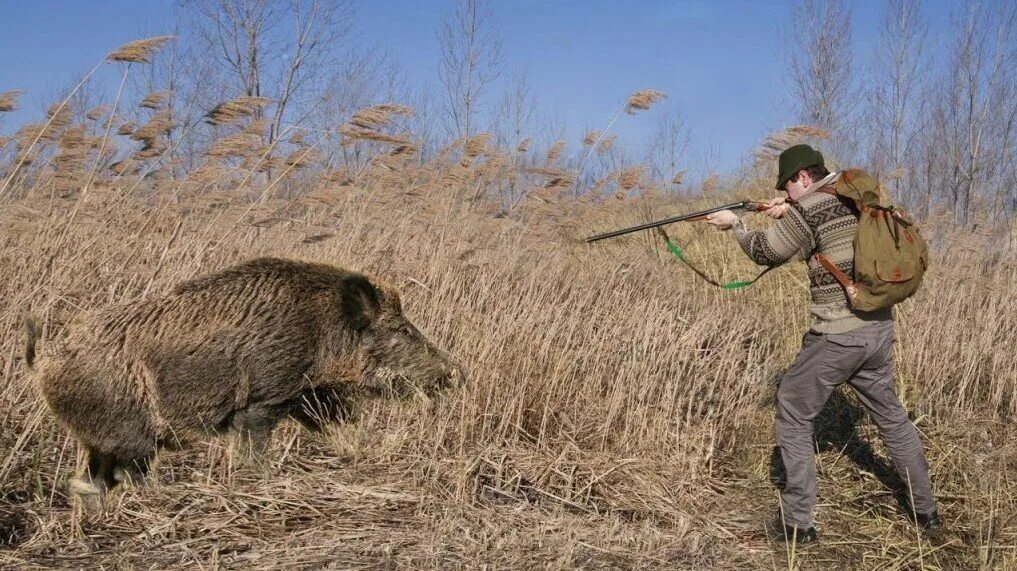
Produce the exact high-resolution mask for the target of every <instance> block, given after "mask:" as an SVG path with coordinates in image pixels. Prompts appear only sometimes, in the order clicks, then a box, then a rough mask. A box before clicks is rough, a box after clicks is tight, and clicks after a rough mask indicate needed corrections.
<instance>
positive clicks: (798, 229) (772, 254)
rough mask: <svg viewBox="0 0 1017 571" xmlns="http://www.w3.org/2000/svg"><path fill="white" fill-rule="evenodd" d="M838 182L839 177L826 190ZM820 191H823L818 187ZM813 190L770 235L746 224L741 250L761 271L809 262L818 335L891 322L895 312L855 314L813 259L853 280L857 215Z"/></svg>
mask: <svg viewBox="0 0 1017 571" xmlns="http://www.w3.org/2000/svg"><path fill="white" fill-rule="evenodd" d="M837 178H839V173H837V174H835V175H834V176H833V178H832V179H830V180H829V181H826V180H825V179H824V181H821V182H826V184H832V183H833V182H835V181H836V180H837ZM817 186H818V185H817ZM817 190H818V189H816V188H810V189H809V190H808V191H807V192H806V193H805V195H804V196H802V198H801V200H799V201H798V202H794V203H791V208H789V209H787V213H786V214H785V215H784V216H783V217H782V218H780V219H778V220H777V222H776V224H773V225H772V226H770V227H769V228H767V229H766V230H762V231H756V232H749V231H748V230H746V228H745V225H744V224H743V223H741V222H739V223H738V224H736V225H735V227H734V233H735V238H736V239H737V240H738V244H739V245H740V246H741V247H742V250H744V251H745V253H746V254H747V255H748V256H749V258H751V259H752V261H754V262H756V263H757V264H759V265H762V266H779V265H781V264H783V263H785V262H787V261H788V260H791V259H792V258H798V259H807V260H808V264H809V289H810V291H811V293H812V307H811V312H812V323H811V325H810V328H811V329H812V330H813V331H815V332H816V333H844V332H846V331H851V330H852V329H857V328H858V327H861V326H863V325H865V324H866V323H868V322H871V321H881V320H886V319H892V318H893V313H892V312H891V311H890V309H885V310H880V311H873V312H860V311H854V310H852V309H851V308H850V306H849V305H848V301H847V296H846V295H845V293H844V289H843V287H841V285H840V283H838V282H837V280H836V278H834V277H833V274H831V273H830V272H828V271H827V270H826V268H824V267H823V266H822V265H820V264H819V262H817V261H816V260H815V259H814V258H813V254H815V253H817V252H818V253H822V254H823V255H825V256H826V257H827V258H829V259H830V261H832V262H833V263H834V264H836V265H837V267H838V268H840V269H841V270H843V271H844V273H845V274H847V275H848V276H851V275H853V274H854V257H855V252H854V245H853V242H854V237H855V231H856V229H857V227H858V218H857V216H856V215H855V213H854V212H853V211H852V210H851V208H850V207H848V206H847V205H846V204H845V203H843V202H841V200H840V199H839V198H837V197H836V196H833V195H831V194H828V193H826V192H816V191H817Z"/></svg>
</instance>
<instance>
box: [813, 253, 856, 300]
mask: <svg viewBox="0 0 1017 571" xmlns="http://www.w3.org/2000/svg"><path fill="white" fill-rule="evenodd" d="M814 257H815V258H816V261H817V262H819V265H821V266H823V267H824V268H826V271H828V272H830V274H831V275H832V276H833V278H834V279H835V280H837V282H838V283H840V285H841V287H843V288H844V293H845V294H847V298H848V302H849V303H850V304H851V305H854V304H855V302H856V301H857V299H858V287H857V286H855V282H854V281H852V280H851V278H849V277H848V276H847V274H845V273H844V271H843V270H841V269H840V268H838V267H837V264H835V263H833V262H831V261H830V258H827V257H826V256H824V255H823V254H820V253H818V252H817V253H816V255H815V256H814Z"/></svg>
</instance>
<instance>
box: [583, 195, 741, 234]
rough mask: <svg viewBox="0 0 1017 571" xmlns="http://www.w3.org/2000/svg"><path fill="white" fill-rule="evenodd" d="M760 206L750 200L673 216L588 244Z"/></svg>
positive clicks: (618, 232)
mask: <svg viewBox="0 0 1017 571" xmlns="http://www.w3.org/2000/svg"><path fill="white" fill-rule="evenodd" d="M757 209H758V204H757V203H755V202H752V201H750V200H746V201H742V202H736V203H734V204H726V205H724V206H718V207H716V208H711V209H709V210H703V211H700V212H693V213H692V214H682V215H680V216H672V217H670V218H664V219H663V220H657V221H655V222H647V223H646V224H640V225H638V226H632V227H629V228H622V229H621V230H612V231H610V232H604V233H602V234H596V235H594V236H590V237H589V238H587V239H586V242H587V243H589V242H596V241H598V240H605V239H607V238H614V237H615V236H621V235H623V234H630V233H632V232H638V231H640V230H648V229H650V228H656V227H658V226H664V225H666V224H673V223H675V222H686V221H689V220H696V219H699V218H705V217H706V216H709V215H710V214H713V213H714V212H720V211H721V210H733V211H740V210H757Z"/></svg>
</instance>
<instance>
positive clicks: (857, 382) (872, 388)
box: [707, 145, 942, 544]
mask: <svg viewBox="0 0 1017 571" xmlns="http://www.w3.org/2000/svg"><path fill="white" fill-rule="evenodd" d="M778 170H779V173H778V175H777V190H782V191H785V192H786V193H787V198H786V199H785V198H783V197H779V198H775V199H772V200H770V201H768V202H767V203H766V206H767V209H766V210H765V211H764V213H765V214H766V215H768V216H770V217H772V218H775V219H777V222H776V223H774V224H772V225H770V227H769V228H767V229H766V230H761V231H755V232H750V231H748V230H747V229H746V228H745V224H744V223H743V222H742V220H741V219H740V218H738V216H737V215H736V214H735V213H733V212H731V211H730V210H722V211H720V212H717V213H715V214H712V215H710V216H709V217H708V219H707V222H709V223H710V224H712V225H713V226H715V227H716V228H718V229H720V230H729V229H733V230H734V236H735V239H736V240H737V241H738V244H739V245H740V246H741V248H742V250H744V251H745V254H746V255H748V256H749V258H751V259H752V261H754V262H756V263H757V264H760V265H763V266H770V267H772V266H778V265H781V264H783V263H785V262H787V261H788V260H791V259H792V258H795V257H796V255H797V259H802V258H807V259H808V265H809V271H808V273H809V286H810V287H809V289H810V290H811V294H812V306H811V313H812V322H811V325H810V327H809V330H808V331H807V332H806V333H805V336H804V337H803V339H802V349H801V351H800V352H799V353H798V356H797V357H796V358H795V361H794V363H793V364H792V365H791V367H790V368H789V369H788V370H787V372H786V373H785V374H784V376H783V378H782V379H781V381H780V387H779V388H778V390H777V398H776V416H775V426H776V439H777V448H778V449H779V451H780V456H781V459H782V460H783V463H784V467H785V470H786V472H787V481H786V484H785V485H784V487H783V489H782V490H781V493H780V512H779V514H778V516H777V518H776V520H775V521H774V522H772V523H771V524H770V526H769V527H770V529H771V532H776V533H775V535H777V536H778V538H779V537H780V536H781V535H783V539H784V540H785V541H788V542H796V543H798V544H806V543H811V542H813V541H815V540H816V538H817V535H816V530H815V528H814V527H813V516H814V512H815V508H816V467H815V450H814V448H813V432H812V431H813V421H814V419H815V418H816V416H817V415H818V414H819V412H820V410H821V409H822V408H823V405H824V404H825V403H826V401H827V399H828V398H829V397H830V395H831V394H832V393H833V391H834V390H836V389H837V387H838V386H840V385H841V384H843V383H845V382H846V383H847V384H849V385H850V386H851V388H852V389H854V391H855V393H857V395H858V400H860V401H861V402H862V404H863V405H864V406H865V408H867V409H868V411H869V414H870V415H871V416H872V418H873V420H874V421H875V422H876V425H877V426H878V427H879V431H880V433H881V434H882V436H883V438H884V440H885V442H886V447H887V449H888V450H889V452H890V456H891V458H892V460H893V465H894V468H895V469H896V471H897V474H898V475H899V476H900V478H901V479H902V480H903V482H904V483H905V485H907V486H908V487H909V496H910V498H911V508H912V509H913V510H914V513H915V516H916V519H917V524H918V525H919V526H920V527H921V528H922V529H923V530H924V531H925V532H926V534H927V535H930V536H935V535H937V534H938V533H939V532H940V531H941V529H942V523H941V522H940V519H939V516H938V514H937V512H936V501H935V499H934V498H933V495H932V486H931V484H930V482H929V467H928V464H927V463H926V460H925V454H924V451H923V450H922V443H921V440H919V437H918V431H917V430H916V429H915V426H914V425H913V424H912V423H911V421H910V420H909V419H908V415H907V412H906V411H905V410H904V407H903V406H902V405H901V402H900V399H898V398H897V394H896V392H895V391H894V386H893V343H894V322H893V314H892V312H891V309H890V308H886V309H881V310H877V311H872V312H861V311H856V310H853V309H852V308H851V306H850V305H849V303H848V299H847V296H846V294H845V291H844V288H843V287H842V286H841V284H840V283H839V282H838V281H837V280H836V279H835V278H834V276H833V275H832V274H831V273H830V272H829V271H827V270H826V269H825V268H824V267H823V266H822V265H821V264H820V263H819V262H817V261H816V259H815V258H814V257H813V254H816V253H821V254H823V255H825V256H826V257H827V258H829V259H830V260H831V261H832V262H833V263H834V264H836V265H837V267H838V268H840V269H841V270H843V272H844V273H845V274H846V275H848V276H851V275H852V274H853V271H854V245H853V240H854V236H855V231H856V228H857V226H858V217H857V214H856V213H855V211H854V210H853V208H852V206H849V204H848V203H847V202H846V201H843V200H842V199H840V198H838V197H837V196H836V195H834V194H833V193H832V190H833V188H834V185H835V183H836V182H837V180H838V179H839V177H840V173H839V172H834V173H830V172H829V171H828V170H827V169H826V167H825V166H824V164H823V155H822V154H821V153H820V152H819V151H817V150H815V149H813V148H812V147H810V146H808V145H795V146H793V147H790V148H788V149H786V150H785V151H784V152H782V153H781V154H780V159H779V161H778Z"/></svg>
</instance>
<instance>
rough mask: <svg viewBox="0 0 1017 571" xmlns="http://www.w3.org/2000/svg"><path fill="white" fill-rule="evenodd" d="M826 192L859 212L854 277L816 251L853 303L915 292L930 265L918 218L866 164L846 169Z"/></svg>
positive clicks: (866, 305)
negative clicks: (891, 198)
mask: <svg viewBox="0 0 1017 571" xmlns="http://www.w3.org/2000/svg"><path fill="white" fill-rule="evenodd" d="M822 192H830V193H831V194H834V195H836V196H838V197H840V198H841V199H842V200H844V201H845V202H847V203H848V204H849V205H853V206H854V210H855V212H856V213H857V214H858V232H857V234H855V239H854V248H855V259H854V274H855V275H854V279H853V280H852V279H851V278H849V277H848V276H847V275H846V274H845V273H844V272H843V271H841V269H840V268H838V267H837V266H836V265H835V264H834V263H833V262H831V261H830V260H829V259H827V258H826V256H824V255H823V254H819V253H817V254H816V255H815V258H816V261H818V262H819V263H820V264H821V265H822V266H823V267H824V268H826V270H827V271H828V272H830V273H831V274H833V277H834V278H835V279H836V280H837V281H838V282H840V285H841V286H843V287H844V290H845V292H846V293H847V297H848V302H849V303H850V304H851V307H852V308H853V309H856V310H858V311H875V310H877V309H884V308H888V307H892V306H893V305H895V304H897V303H900V302H901V301H904V300H905V299H907V298H909V297H911V296H912V295H913V294H914V293H915V292H916V291H917V290H918V287H919V286H920V285H921V284H922V277H923V276H924V275H925V270H926V269H928V267H929V246H928V244H926V242H925V239H924V238H922V235H921V233H920V232H919V231H918V226H916V225H915V223H914V221H913V220H912V219H911V218H909V217H908V216H907V215H906V214H905V213H904V212H903V211H901V210H898V209H897V208H896V207H894V206H893V205H892V204H890V202H889V199H888V197H887V195H886V193H885V192H883V189H882V188H881V187H880V186H879V181H877V180H876V179H875V178H874V177H872V176H871V175H869V174H868V173H866V172H865V171H863V170H859V169H848V170H845V171H843V172H842V173H841V175H840V178H839V179H838V181H837V182H836V183H835V185H834V187H833V190H832V191H830V190H828V189H823V190H822Z"/></svg>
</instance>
